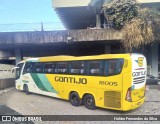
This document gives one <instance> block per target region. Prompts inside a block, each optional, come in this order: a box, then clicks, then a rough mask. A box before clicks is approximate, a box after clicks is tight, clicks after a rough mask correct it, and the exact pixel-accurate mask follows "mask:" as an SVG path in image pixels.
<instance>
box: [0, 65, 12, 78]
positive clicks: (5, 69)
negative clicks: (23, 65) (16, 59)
mask: <svg viewBox="0 0 160 124" xmlns="http://www.w3.org/2000/svg"><path fill="white" fill-rule="evenodd" d="M13 67H14V65H7V64H0V79H8V78H15V73H11V69H12V68H13Z"/></svg>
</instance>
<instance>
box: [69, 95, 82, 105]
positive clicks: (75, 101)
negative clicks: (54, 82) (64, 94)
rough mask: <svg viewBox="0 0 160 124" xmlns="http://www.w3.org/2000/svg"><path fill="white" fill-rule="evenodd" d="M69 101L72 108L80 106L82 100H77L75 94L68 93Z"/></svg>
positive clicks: (77, 96)
mask: <svg viewBox="0 0 160 124" xmlns="http://www.w3.org/2000/svg"><path fill="white" fill-rule="evenodd" d="M69 101H70V103H71V104H72V105H73V106H80V105H81V104H82V100H81V99H80V98H79V95H78V93H76V92H72V93H70V95H69Z"/></svg>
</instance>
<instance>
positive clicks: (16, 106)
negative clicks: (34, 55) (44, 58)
mask: <svg viewBox="0 0 160 124" xmlns="http://www.w3.org/2000/svg"><path fill="white" fill-rule="evenodd" d="M0 105H6V106H8V107H9V108H11V109H13V110H15V111H16V112H18V113H20V114H22V115H160V91H159V90H158V89H155V88H151V89H149V90H147V92H146V101H145V103H144V104H143V105H142V106H141V107H139V108H138V109H135V110H132V111H128V112H120V111H113V110H108V109H101V108H97V109H96V110H89V109H87V108H85V106H79V107H74V106H72V105H71V104H70V102H69V101H65V100H61V99H56V98H52V97H47V96H43V95H38V94H30V95H26V94H25V93H24V92H22V91H19V90H16V89H12V90H11V91H9V92H5V93H2V94H1V95H0ZM121 122H122V121H121ZM121 122H119V123H121ZM65 123H67V124H68V122H65ZM72 123H73V122H72ZM79 123H82V122H79ZM93 123H95V122H93ZM100 123H103V122H100ZM113 123H114V122H113ZM126 123H127V122H126ZM131 123H132V122H131ZM147 123H148V122H145V124H147ZM155 123H157V122H155ZM157 124H158V123H157Z"/></svg>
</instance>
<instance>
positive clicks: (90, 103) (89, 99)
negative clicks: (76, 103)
mask: <svg viewBox="0 0 160 124" xmlns="http://www.w3.org/2000/svg"><path fill="white" fill-rule="evenodd" d="M83 103H84V105H85V107H86V108H88V109H90V110H94V109H96V105H95V99H94V97H93V96H92V95H91V94H87V95H85V96H84V99H83Z"/></svg>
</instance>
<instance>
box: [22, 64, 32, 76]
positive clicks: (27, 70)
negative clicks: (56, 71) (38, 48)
mask: <svg viewBox="0 0 160 124" xmlns="http://www.w3.org/2000/svg"><path fill="white" fill-rule="evenodd" d="M32 69H33V67H32V63H31V62H27V63H26V64H25V67H24V70H23V74H26V73H32Z"/></svg>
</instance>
